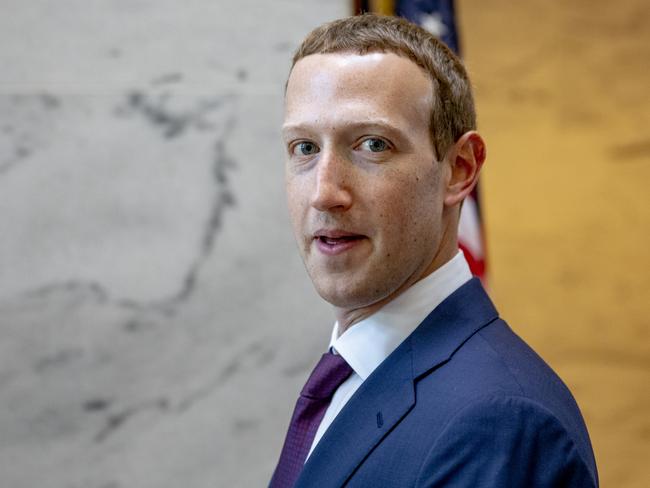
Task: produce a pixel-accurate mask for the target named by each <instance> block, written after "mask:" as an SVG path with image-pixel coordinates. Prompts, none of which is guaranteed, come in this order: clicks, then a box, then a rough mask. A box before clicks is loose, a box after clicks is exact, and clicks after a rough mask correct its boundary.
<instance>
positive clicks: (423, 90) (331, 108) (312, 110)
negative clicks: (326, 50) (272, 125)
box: [285, 52, 433, 130]
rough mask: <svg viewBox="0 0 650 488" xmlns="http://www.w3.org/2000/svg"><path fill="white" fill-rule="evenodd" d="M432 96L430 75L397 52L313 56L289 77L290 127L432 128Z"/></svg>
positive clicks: (287, 125)
mask: <svg viewBox="0 0 650 488" xmlns="http://www.w3.org/2000/svg"><path fill="white" fill-rule="evenodd" d="M432 96H433V89H432V83H431V80H430V79H429V77H428V75H427V74H426V73H425V71H424V70H422V69H421V68H420V67H419V66H417V65H416V64H415V63H414V62H412V61H410V60H409V59H407V58H404V57H401V56H398V55H397V54H394V53H380V52H373V53H368V54H364V55H359V54H354V53H331V54H313V55H310V56H306V57H305V58H302V59H300V60H299V61H298V62H297V63H296V64H295V66H294V68H293V70H292V72H291V75H290V76H289V81H288V83H287V93H286V98H285V128H292V127H295V126H302V125H321V126H322V125H328V124H329V125H338V124H341V123H345V122H364V121H367V120H368V119H380V120H386V121H390V122H391V123H392V124H397V125H400V126H405V127H404V128H405V129H409V128H411V127H410V126H420V125H422V124H424V125H425V127H424V128H425V129H427V130H428V126H429V118H430V112H431V107H432Z"/></svg>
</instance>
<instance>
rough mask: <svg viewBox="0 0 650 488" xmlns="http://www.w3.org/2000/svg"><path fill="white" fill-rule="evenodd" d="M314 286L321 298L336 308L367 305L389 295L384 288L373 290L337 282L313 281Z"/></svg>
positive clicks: (355, 307)
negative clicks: (341, 284) (342, 284)
mask: <svg viewBox="0 0 650 488" xmlns="http://www.w3.org/2000/svg"><path fill="white" fill-rule="evenodd" d="M314 286H315V288H316V291H317V292H318V294H319V295H320V296H321V298H322V299H323V300H325V301H326V302H328V303H329V304H331V305H333V306H335V307H337V308H343V309H348V310H352V309H358V308H361V307H367V306H369V305H372V304H374V303H377V302H379V301H381V300H383V299H384V298H386V296H388V295H389V292H387V291H386V290H374V289H368V288H366V287H355V286H350V285H347V286H340V284H338V283H317V282H314Z"/></svg>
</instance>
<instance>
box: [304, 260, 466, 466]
mask: <svg viewBox="0 0 650 488" xmlns="http://www.w3.org/2000/svg"><path fill="white" fill-rule="evenodd" d="M471 277H472V273H471V272H470V270H469V265H468V264H467V261H466V260H465V256H464V255H463V253H462V252H461V251H458V254H456V256H454V257H453V258H452V259H451V260H450V261H448V262H447V263H445V264H444V265H442V266H441V267H440V268H438V269H437V270H435V271H434V272H433V273H431V274H430V275H429V276H427V277H425V278H423V279H422V280H420V281H418V282H416V283H415V284H414V285H413V286H411V287H410V288H408V289H407V290H406V291H404V292H403V293H402V294H401V295H399V296H398V297H397V298H395V299H394V300H392V301H390V302H388V303H387V304H386V305H384V306H383V307H382V308H381V309H379V310H378V311H377V312H375V313H374V314H372V315H371V316H370V317H366V318H365V319H363V320H361V321H359V322H357V323H356V324H354V325H352V326H351V327H350V328H348V329H347V330H346V331H345V332H344V333H343V334H341V335H339V327H338V322H336V323H335V324H334V329H333V330H332V339H331V340H330V348H332V351H333V352H334V353H335V354H340V355H341V356H343V359H345V360H346V362H347V363H348V364H349V365H350V367H352V369H353V370H354V371H353V373H352V375H351V376H350V377H349V378H348V379H347V380H345V381H344V382H343V383H342V384H341V386H339V387H338V389H337V390H336V392H335V393H334V396H333V397H332V401H331V403H330V405H329V407H328V408H327V411H326V412H325V416H324V417H323V420H322V421H321V423H320V425H319V426H318V430H317V431H316V436H315V437H314V441H313V442H312V445H311V449H310V450H309V454H308V455H307V458H309V456H310V455H311V453H312V451H313V450H314V447H316V444H318V441H319V440H320V439H321V437H322V436H323V434H324V433H325V431H326V430H327V428H328V427H329V426H330V424H331V423H332V422H333V421H334V418H335V417H336V416H337V415H338V414H339V412H340V411H341V409H342V408H343V407H344V406H345V404H346V403H347V402H348V400H349V399H350V398H351V397H352V395H353V394H354V392H355V391H357V389H358V388H359V386H361V383H363V382H364V381H365V380H366V378H367V377H368V376H370V374H371V373H372V372H373V371H374V370H375V369H376V368H377V366H379V365H380V364H381V363H382V362H383V361H384V359H386V358H387V357H388V356H389V355H390V353H392V352H393V351H394V350H395V349H396V348H397V346H399V345H400V344H401V343H402V342H403V341H404V339H406V338H407V337H408V336H409V335H411V333H412V332H413V331H414V330H415V329H416V328H417V326H418V325H420V323H421V322H422V321H423V320H424V319H425V318H426V317H427V315H429V314H430V313H431V311H432V310H433V309H434V308H436V307H437V306H438V305H439V304H440V303H441V302H442V301H443V300H444V299H445V298H447V297H448V296H449V295H451V294H452V293H453V292H454V291H456V290H457V289H458V288H460V286H461V285H463V284H465V283H466V282H467V281H469V280H470V279H471Z"/></svg>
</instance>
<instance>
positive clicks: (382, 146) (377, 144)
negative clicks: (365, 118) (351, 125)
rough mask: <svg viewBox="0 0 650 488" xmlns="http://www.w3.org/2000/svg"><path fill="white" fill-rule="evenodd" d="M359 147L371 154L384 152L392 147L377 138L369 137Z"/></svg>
mask: <svg viewBox="0 0 650 488" xmlns="http://www.w3.org/2000/svg"><path fill="white" fill-rule="evenodd" d="M359 147H360V148H361V149H363V150H365V151H370V152H382V151H387V150H388V149H390V145H389V144H388V143H387V142H386V141H384V140H383V139H379V138H377V137H369V138H368V139H366V140H364V141H363V142H362V143H361V144H360V145H359Z"/></svg>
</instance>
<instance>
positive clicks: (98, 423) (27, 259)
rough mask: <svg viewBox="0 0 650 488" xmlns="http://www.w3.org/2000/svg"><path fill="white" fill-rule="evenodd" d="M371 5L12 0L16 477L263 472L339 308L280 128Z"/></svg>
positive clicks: (2, 142)
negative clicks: (286, 175) (313, 43)
mask: <svg viewBox="0 0 650 488" xmlns="http://www.w3.org/2000/svg"><path fill="white" fill-rule="evenodd" d="M348 3H349V2H347V1H345V0H338V1H327V2H323V1H318V0H308V1H306V0H300V1H299V0H293V1H289V0H287V1H274V2H270V1H269V2H261V1H254V0H238V1H236V2H235V1H231V2H226V1H224V0H191V1H184V2H178V1H172V0H130V1H127V0H121V1H118V0H113V1H108V0H104V1H99V0H97V1H88V0H85V1H82V0H65V1H61V0H59V1H55V0H30V1H24V0H3V2H2V12H3V13H2V15H0V66H2V69H1V70H0V486H3V487H4V486H6V487H12V488H23V487H24V488H27V487H29V488H32V487H35V486H42V487H48V488H49V487H52V488H58V487H61V488H63V487H65V488H73V487H74V488H94V487H97V488H109V487H110V488H123V487H135V488H147V487H151V488H154V487H155V488H165V487H170V488H172V487H174V488H176V487H179V486H187V487H214V486H228V487H236V486H263V485H264V484H265V483H266V482H267V480H268V478H269V476H270V473H271V470H272V469H273V467H274V465H275V462H276V460H277V456H278V454H279V450H280V447H281V443H282V440H283V436H284V432H285V429H286V426H287V424H288V421H289V416H290V414H291V409H292V406H293V402H294V399H295V395H296V392H297V391H298V390H299V387H300V385H301V383H302V382H303V381H304V378H305V376H306V375H307V374H308V372H309V370H310V369H311V367H312V363H313V361H315V360H316V359H317V358H318V356H319V353H320V351H321V350H322V349H323V348H324V347H326V344H327V338H328V336H329V329H330V326H331V317H330V311H329V309H328V307H327V306H326V305H325V304H323V303H322V302H321V301H320V299H319V298H318V297H317V296H316V294H315V292H314V291H313V289H312V287H311V284H310V283H309V281H308V279H307V277H306V275H305V273H304V271H303V268H302V264H301V262H300V260H299V258H298V257H297V253H296V250H295V247H294V244H293V240H292V236H291V233H290V229H289V225H288V222H287V217H286V210H285V206H284V195H283V187H282V164H283V150H282V148H281V145H280V139H279V125H280V121H281V117H282V91H283V84H284V80H285V77H286V74H287V69H288V66H289V60H290V57H291V53H292V51H293V49H295V47H296V46H297V44H298V43H299V41H300V40H301V38H302V37H303V36H304V35H305V34H306V33H307V32H308V31H309V30H311V28H313V27H315V26H316V25H317V24H320V23H321V22H324V21H327V20H330V19H333V18H336V17H340V16H343V15H346V14H347V13H348V8H349V5H348Z"/></svg>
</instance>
